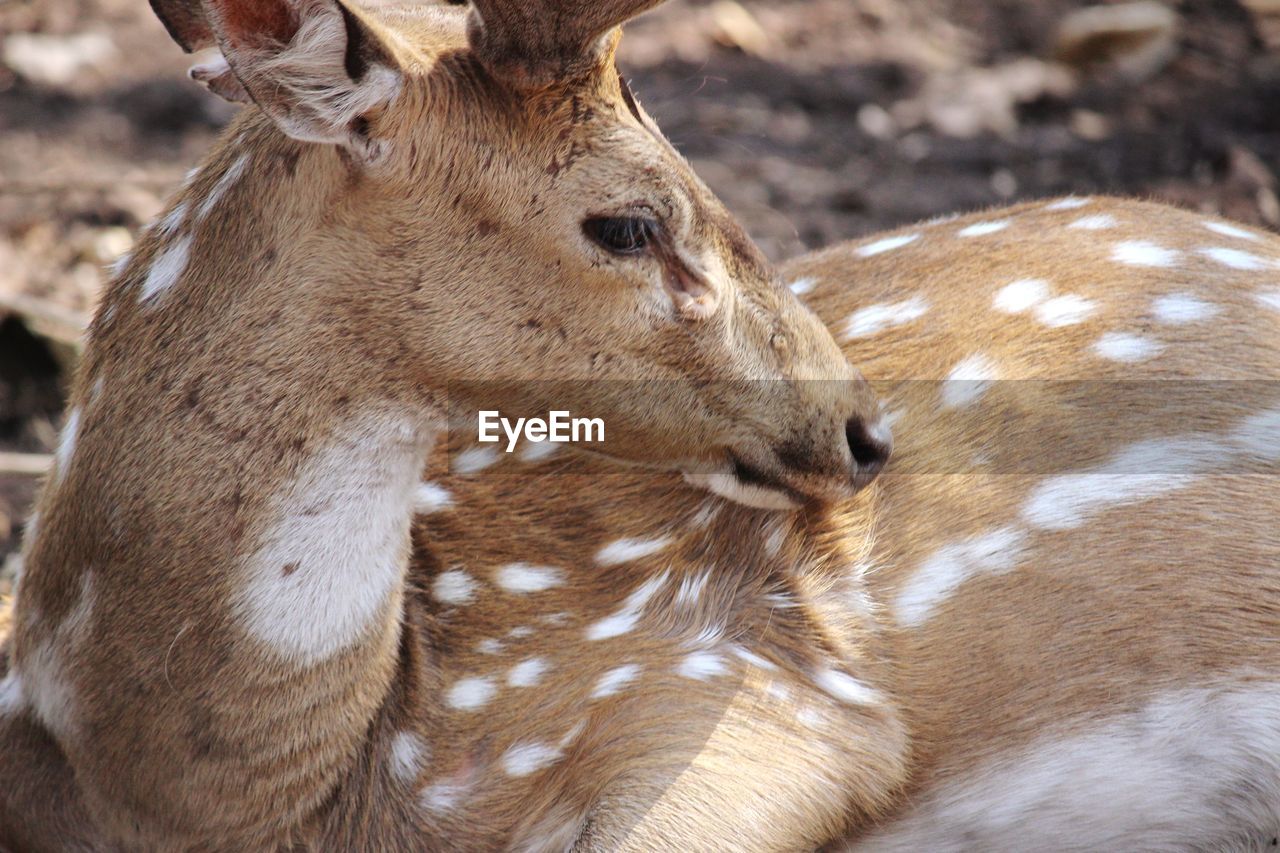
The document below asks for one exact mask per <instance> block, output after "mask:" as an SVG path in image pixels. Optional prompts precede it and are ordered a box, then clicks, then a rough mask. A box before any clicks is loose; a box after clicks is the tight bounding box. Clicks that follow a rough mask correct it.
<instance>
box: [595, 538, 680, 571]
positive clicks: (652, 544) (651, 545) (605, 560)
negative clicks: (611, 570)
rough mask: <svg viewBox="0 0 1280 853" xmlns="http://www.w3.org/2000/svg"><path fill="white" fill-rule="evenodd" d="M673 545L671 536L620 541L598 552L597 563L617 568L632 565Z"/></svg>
mask: <svg viewBox="0 0 1280 853" xmlns="http://www.w3.org/2000/svg"><path fill="white" fill-rule="evenodd" d="M670 544H671V537H670V536H655V537H653V538H651V539H619V540H617V541H616V542H610V543H609V544H608V545H606V546H604V547H603V548H601V549H600V550H599V551H597V552H596V563H597V564H598V565H601V566H616V565H619V564H620V563H630V562H631V561H633V560H639V559H640V558H642V557H648V556H649V555H650V554H656V553H658V552H659V551H661V550H662V549H664V548H666V547H667V546H668V545H670Z"/></svg>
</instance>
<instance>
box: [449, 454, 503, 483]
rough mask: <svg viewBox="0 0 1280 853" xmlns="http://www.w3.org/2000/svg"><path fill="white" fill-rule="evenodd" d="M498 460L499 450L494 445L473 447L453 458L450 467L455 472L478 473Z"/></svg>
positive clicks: (462, 473)
mask: <svg viewBox="0 0 1280 853" xmlns="http://www.w3.org/2000/svg"><path fill="white" fill-rule="evenodd" d="M497 461H498V451H497V450H496V449H495V448H492V447H471V448H468V449H467V450H464V451H462V452H461V453H459V454H458V455H457V456H455V457H454V458H453V464H452V465H450V469H451V470H452V471H453V473H455V474H461V475H462V476H467V475H470V474H477V473H479V472H481V471H483V470H484V469H485V468H488V467H489V466H490V465H492V464H493V463H495V462H497Z"/></svg>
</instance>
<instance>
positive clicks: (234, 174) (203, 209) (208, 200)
mask: <svg viewBox="0 0 1280 853" xmlns="http://www.w3.org/2000/svg"><path fill="white" fill-rule="evenodd" d="M248 165H249V155H248V154H241V155H240V156H239V157H237V158H236V161H235V162H234V163H232V164H231V166H230V167H228V168H227V171H225V172H223V173H222V177H220V178H218V182H217V183H216V184H214V185H213V189H212V190H210V191H209V195H208V196H206V197H205V200H204V202H203V203H201V205H200V209H199V210H198V211H196V220H197V221H199V220H202V219H204V218H205V217H206V216H208V215H209V212H210V211H212V210H213V208H214V207H215V206H216V205H217V204H218V202H219V201H221V200H222V197H223V196H224V195H226V192H227V190H229V189H231V187H232V185H233V184H235V182H236V181H238V180H240V176H241V175H242V174H244V170H245V168H246V167H247V166H248Z"/></svg>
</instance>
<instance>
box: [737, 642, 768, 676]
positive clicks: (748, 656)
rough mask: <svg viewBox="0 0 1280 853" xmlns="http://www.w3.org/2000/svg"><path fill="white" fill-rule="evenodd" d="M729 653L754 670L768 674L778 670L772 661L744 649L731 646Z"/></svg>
mask: <svg viewBox="0 0 1280 853" xmlns="http://www.w3.org/2000/svg"><path fill="white" fill-rule="evenodd" d="M729 651H731V652H733V655H734V656H735V657H736V658H738V659H739V660H741V661H744V662H745V663H747V664H749V665H751V666H754V667H755V668H756V669H763V670H766V671H768V672H774V671H775V670H777V668H778V665H777V664H776V663H774V662H773V661H771V660H769V659H768V658H762V657H760V655H758V654H756V653H755V652H753V651H749V650H747V649H744V648H743V647H742V646H731V647H730V649H729Z"/></svg>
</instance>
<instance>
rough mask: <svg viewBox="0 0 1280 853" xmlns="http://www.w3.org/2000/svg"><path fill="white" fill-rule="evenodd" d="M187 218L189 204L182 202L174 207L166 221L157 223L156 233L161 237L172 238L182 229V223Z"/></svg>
mask: <svg viewBox="0 0 1280 853" xmlns="http://www.w3.org/2000/svg"><path fill="white" fill-rule="evenodd" d="M186 218H187V203H186V202H185V201H180V202H178V203H177V204H176V205H174V206H173V210H171V211H169V212H168V213H167V214H166V215H165V217H164V219H161V220H160V221H159V222H158V223H156V227H155V233H156V234H157V235H158V236H160V237H171V236H173V235H174V234H176V233H178V229H179V228H181V227H182V223H183V221H184V220H185V219H186Z"/></svg>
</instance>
